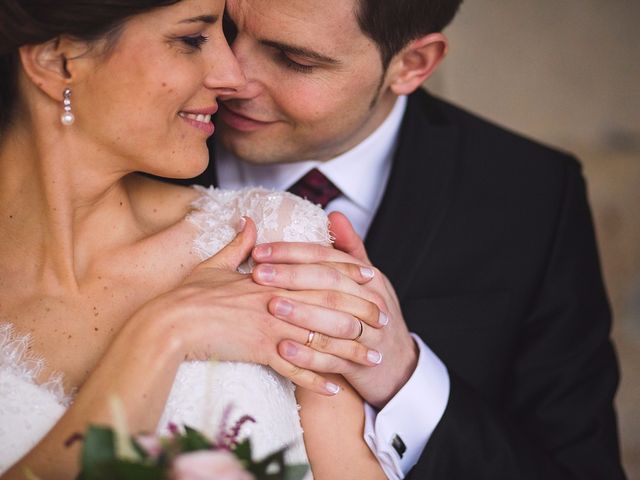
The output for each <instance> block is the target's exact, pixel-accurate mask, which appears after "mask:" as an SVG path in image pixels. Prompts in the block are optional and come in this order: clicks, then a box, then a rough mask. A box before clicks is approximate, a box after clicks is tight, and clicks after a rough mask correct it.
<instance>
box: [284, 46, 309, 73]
mask: <svg viewBox="0 0 640 480" xmlns="http://www.w3.org/2000/svg"><path fill="white" fill-rule="evenodd" d="M277 55H278V61H279V62H280V63H281V64H282V65H284V66H285V67H286V68H288V69H290V70H293V71H295V72H299V73H312V72H313V65H305V64H303V63H299V62H296V61H294V60H291V58H290V57H289V56H288V55H287V53H286V52H283V51H282V50H280V51H279V52H278V53H277Z"/></svg>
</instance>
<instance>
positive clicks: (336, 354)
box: [135, 213, 418, 408]
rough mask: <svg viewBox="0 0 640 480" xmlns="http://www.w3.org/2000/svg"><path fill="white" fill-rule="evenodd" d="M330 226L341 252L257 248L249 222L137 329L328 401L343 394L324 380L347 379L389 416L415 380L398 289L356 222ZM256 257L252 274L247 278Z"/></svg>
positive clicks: (293, 246) (334, 218)
mask: <svg viewBox="0 0 640 480" xmlns="http://www.w3.org/2000/svg"><path fill="white" fill-rule="evenodd" d="M329 218H330V221H331V226H332V232H333V234H334V236H335V243H334V246H333V247H325V246H321V245H314V244H309V243H285V242H279V243H270V244H262V245H258V246H255V240H256V229H255V224H254V223H253V222H252V221H251V220H246V222H245V226H244V227H243V229H242V231H241V233H240V234H238V236H237V237H236V238H235V239H234V240H233V241H232V242H231V243H230V244H229V245H227V246H226V247H224V248H223V249H222V250H221V251H220V252H218V253H217V254H216V255H214V256H213V257H211V258H210V259H208V260H206V261H204V262H203V263H201V264H200V265H199V266H198V267H196V268H195V269H194V270H193V272H192V273H191V274H190V275H188V276H187V277H186V278H185V280H184V282H183V283H182V285H180V286H179V287H177V288H176V289H174V290H172V291H170V292H167V293H166V294H164V295H162V296H161V297H158V298H157V299H155V300H153V301H151V302H149V304H147V305H146V306H145V307H144V308H142V309H141V310H140V311H139V312H138V314H137V315H136V316H135V318H136V321H135V324H138V325H139V324H141V325H143V330H151V331H152V332H155V333H154V334H153V337H152V338H153V339H158V338H164V339H167V338H168V339H170V340H171V342H170V345H171V346H170V348H171V349H172V351H175V354H176V356H178V357H180V358H184V359H192V360H206V359H209V358H215V359H218V360H221V361H239V362H252V363H258V364H262V365H268V366H270V367H271V368H273V369H274V370H275V371H276V372H278V373H279V374H280V375H282V376H284V377H286V378H289V379H290V380H291V381H293V382H294V383H295V384H297V385H299V386H301V387H303V388H307V389H309V390H312V391H315V392H317V393H321V394H325V395H333V394H336V393H337V392H338V390H339V387H338V386H337V385H335V384H334V383H332V382H330V381H328V380H327V379H325V377H324V376H323V375H324V374H327V375H328V374H341V375H343V377H344V378H345V379H346V381H347V382H349V383H350V384H351V386H352V387H353V388H354V389H355V390H356V391H357V392H358V393H359V394H360V395H361V396H362V398H363V399H364V400H365V401H366V402H368V403H369V404H370V405H373V406H374V407H377V408H382V407H383V406H384V405H385V404H386V403H387V402H388V401H389V400H390V399H391V398H392V397H393V396H394V395H395V394H396V393H397V392H398V391H399V390H400V388H402V386H403V385H404V384H405V383H406V381H407V380H408V379H409V377H410V376H411V374H412V373H413V371H414V370H415V367H416V364H417V358H418V353H417V346H416V345H415V342H414V341H413V338H411V336H410V334H409V332H408V330H407V327H406V324H405V322H404V319H403V317H402V312H401V310H400V306H399V303H398V299H397V297H396V295H395V292H394V290H393V288H392V286H391V284H390V283H389V281H388V280H387V279H386V278H385V276H384V275H383V274H382V273H381V272H380V271H378V270H377V269H376V268H374V267H373V266H372V265H371V263H370V262H369V260H368V258H367V255H366V251H365V249H364V245H363V243H362V241H361V240H360V238H359V237H358V235H357V234H356V233H355V232H354V230H353V228H352V227H351V224H350V223H349V221H348V220H347V219H346V217H344V216H343V215H342V214H339V213H333V214H331V215H330V216H329ZM249 255H251V256H252V258H253V260H254V262H255V263H256V267H255V268H254V270H253V272H252V274H251V275H243V274H240V273H238V272H237V271H236V269H237V268H238V266H239V265H240V264H242V263H243V262H244V261H245V260H246V258H247V257H248V256H249ZM145 326H146V327H145ZM310 332H314V333H313V334H310Z"/></svg>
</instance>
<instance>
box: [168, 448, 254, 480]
mask: <svg viewBox="0 0 640 480" xmlns="http://www.w3.org/2000/svg"><path fill="white" fill-rule="evenodd" d="M172 478H173V479H175V480H255V477H254V476H253V475H251V473H249V472H247V471H246V470H245V469H244V467H243V466H242V463H240V462H239V461H238V459H237V458H236V457H235V455H234V454H233V453H231V452H228V451H226V450H201V451H197V452H192V453H184V454H182V455H178V456H177V457H176V459H175V460H174V462H173V476H172Z"/></svg>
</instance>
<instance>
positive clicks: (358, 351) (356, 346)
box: [349, 342, 367, 361]
mask: <svg viewBox="0 0 640 480" xmlns="http://www.w3.org/2000/svg"><path fill="white" fill-rule="evenodd" d="M349 350H350V351H349V358H351V359H353V360H357V361H362V360H365V359H366V358H367V349H366V347H365V346H364V345H362V344H360V343H358V342H352V345H351V346H350V347H349Z"/></svg>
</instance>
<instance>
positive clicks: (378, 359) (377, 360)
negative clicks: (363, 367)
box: [367, 350, 382, 365]
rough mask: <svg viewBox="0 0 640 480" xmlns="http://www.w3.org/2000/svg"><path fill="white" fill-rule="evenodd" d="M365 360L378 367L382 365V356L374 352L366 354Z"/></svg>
mask: <svg viewBox="0 0 640 480" xmlns="http://www.w3.org/2000/svg"><path fill="white" fill-rule="evenodd" d="M367 360H369V361H370V362H371V363H374V364H376V365H380V364H381V363H382V354H381V353H380V352H376V351H375V350H369V351H368V352H367Z"/></svg>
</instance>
